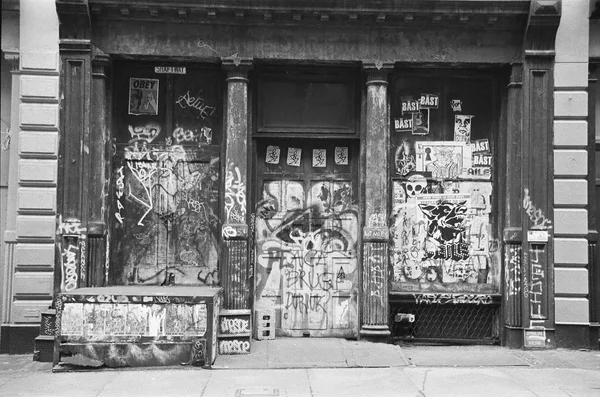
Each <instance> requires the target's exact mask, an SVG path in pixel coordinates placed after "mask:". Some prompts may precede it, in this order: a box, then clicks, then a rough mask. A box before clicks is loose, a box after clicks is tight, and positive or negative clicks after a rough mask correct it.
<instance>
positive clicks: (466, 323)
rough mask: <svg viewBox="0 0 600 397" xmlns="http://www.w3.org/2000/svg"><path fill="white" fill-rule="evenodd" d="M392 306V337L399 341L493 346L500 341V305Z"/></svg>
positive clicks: (410, 304) (406, 303)
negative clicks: (469, 343)
mask: <svg viewBox="0 0 600 397" xmlns="http://www.w3.org/2000/svg"><path fill="white" fill-rule="evenodd" d="M390 305H391V310H390V313H391V318H390V325H391V331H392V337H393V338H394V339H396V340H402V341H411V340H412V341H431V342H459V341H460V342H467V343H468V342H473V343H490V344H493V343H499V341H500V335H499V315H500V305H498V304H487V305H481V304H479V305H476V304H451V305H450V304H449V305H437V304H433V305H431V304H417V303H414V302H412V303H408V302H404V303H391V304H390ZM410 315H412V316H410ZM411 320H412V321H411Z"/></svg>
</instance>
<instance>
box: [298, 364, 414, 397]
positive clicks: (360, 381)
mask: <svg viewBox="0 0 600 397" xmlns="http://www.w3.org/2000/svg"><path fill="white" fill-rule="evenodd" d="M307 371H308V376H309V379H310V385H311V388H312V396H313V397H338V396H339V397H365V396H377V397H388V396H389V397H392V396H393V397H413V396H414V397H422V396H423V395H422V394H421V393H420V392H419V390H418V388H417V387H416V386H415V384H414V383H413V382H412V381H411V379H410V378H408V377H407V376H406V374H405V372H404V370H403V369H401V368H347V369H309V370H307Z"/></svg>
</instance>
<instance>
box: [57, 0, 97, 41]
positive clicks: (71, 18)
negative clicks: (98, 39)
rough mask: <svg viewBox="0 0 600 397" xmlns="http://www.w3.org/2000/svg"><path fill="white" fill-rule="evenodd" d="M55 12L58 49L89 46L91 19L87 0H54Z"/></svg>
mask: <svg viewBox="0 0 600 397" xmlns="http://www.w3.org/2000/svg"><path fill="white" fill-rule="evenodd" d="M56 12H57V14H58V19H59V21H60V28H59V37H60V49H61V50H63V49H66V50H78V49H80V47H84V48H83V49H85V48H86V47H89V44H87V45H86V42H88V43H89V42H90V40H91V19H90V7H89V4H88V0H56Z"/></svg>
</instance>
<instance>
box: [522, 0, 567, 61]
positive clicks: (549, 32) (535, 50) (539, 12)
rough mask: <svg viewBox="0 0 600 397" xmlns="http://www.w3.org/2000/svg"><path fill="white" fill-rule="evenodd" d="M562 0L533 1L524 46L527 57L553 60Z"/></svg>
mask: <svg viewBox="0 0 600 397" xmlns="http://www.w3.org/2000/svg"><path fill="white" fill-rule="evenodd" d="M561 12H562V0H531V6H530V9H529V19H528V22H527V30H526V32H525V41H524V44H523V55H524V56H525V57H539V58H553V57H554V56H555V52H554V51H555V41H556V31H557V30H558V25H559V24H560V17H561Z"/></svg>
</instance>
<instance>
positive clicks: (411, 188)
mask: <svg viewBox="0 0 600 397" xmlns="http://www.w3.org/2000/svg"><path fill="white" fill-rule="evenodd" d="M404 187H405V189H406V195H407V196H408V197H417V196H418V195H420V194H422V193H424V192H425V189H426V188H427V179H425V177H424V176H423V175H418V174H417V175H412V176H410V177H409V178H408V181H407V182H406V184H405V185H404Z"/></svg>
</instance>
